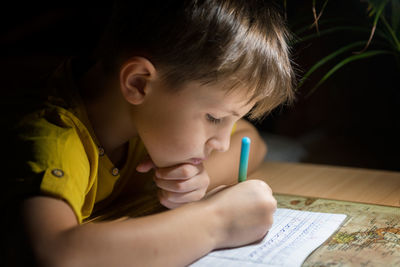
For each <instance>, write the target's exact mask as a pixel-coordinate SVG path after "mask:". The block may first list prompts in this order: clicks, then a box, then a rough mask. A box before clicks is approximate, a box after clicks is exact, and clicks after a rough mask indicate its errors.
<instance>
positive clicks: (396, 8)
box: [391, 0, 400, 36]
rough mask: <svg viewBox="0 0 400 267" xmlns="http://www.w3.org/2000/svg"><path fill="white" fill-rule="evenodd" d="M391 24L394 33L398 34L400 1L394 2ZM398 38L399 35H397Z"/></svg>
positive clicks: (394, 0) (393, 0)
mask: <svg viewBox="0 0 400 267" xmlns="http://www.w3.org/2000/svg"><path fill="white" fill-rule="evenodd" d="M391 2H392V10H391V11H392V14H391V22H392V28H393V31H394V32H395V33H396V34H398V32H397V31H398V30H399V26H400V25H399V24H400V0H392V1H391ZM397 36H398V35H397Z"/></svg>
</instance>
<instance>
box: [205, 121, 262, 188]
mask: <svg viewBox="0 0 400 267" xmlns="http://www.w3.org/2000/svg"><path fill="white" fill-rule="evenodd" d="M244 136H248V137H250V139H251V146H250V155H249V166H248V173H251V172H252V171H254V170H255V169H256V168H257V167H258V165H259V164H260V163H261V162H262V161H263V160H264V158H265V155H266V153H267V145H266V144H265V142H264V140H263V139H262V138H261V136H260V135H259V133H258V131H257V129H256V128H255V127H254V126H253V125H252V124H251V123H249V122H248V121H246V120H244V119H241V120H239V121H238V122H237V123H236V130H235V132H234V133H233V134H232V136H231V142H230V147H229V150H228V151H226V152H218V151H214V152H212V154H211V156H210V157H209V158H208V159H207V160H206V161H205V163H204V165H205V168H206V170H207V172H208V175H209V176H210V185H209V187H208V191H209V190H212V189H213V188H215V187H217V186H219V185H230V184H235V183H237V180H238V172H239V158H240V148H241V140H242V138H243V137H244Z"/></svg>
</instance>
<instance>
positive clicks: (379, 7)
mask: <svg viewBox="0 0 400 267" xmlns="http://www.w3.org/2000/svg"><path fill="white" fill-rule="evenodd" d="M368 2H369V3H370V6H371V7H372V11H371V13H370V14H371V15H372V14H375V17H374V22H373V23H372V29H371V33H370V35H369V38H368V41H367V43H366V44H365V47H364V48H363V49H362V50H361V51H359V52H357V53H359V54H361V53H363V52H364V51H365V50H367V48H368V46H369V44H370V43H371V41H372V38H373V37H374V33H375V30H376V25H377V24H378V20H379V18H380V17H381V14H382V12H383V10H384V9H385V7H386V5H387V3H388V2H389V1H388V0H368Z"/></svg>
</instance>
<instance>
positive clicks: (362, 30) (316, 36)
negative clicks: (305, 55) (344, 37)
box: [292, 26, 387, 44]
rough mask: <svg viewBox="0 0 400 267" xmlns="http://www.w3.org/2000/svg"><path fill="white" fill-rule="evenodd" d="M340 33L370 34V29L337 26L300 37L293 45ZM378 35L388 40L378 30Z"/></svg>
mask: <svg viewBox="0 0 400 267" xmlns="http://www.w3.org/2000/svg"><path fill="white" fill-rule="evenodd" d="M340 31H354V32H365V33H368V32H370V29H368V28H366V27H358V26H337V27H333V28H330V29H326V30H322V31H320V32H319V34H318V33H313V34H309V35H306V36H303V37H298V38H297V41H293V43H292V44H297V43H301V42H305V41H308V40H310V39H313V38H318V37H321V36H324V35H328V34H331V33H335V32H340ZM376 34H377V35H379V36H381V37H382V38H387V37H386V36H385V34H384V33H382V32H381V31H378V30H377V32H376Z"/></svg>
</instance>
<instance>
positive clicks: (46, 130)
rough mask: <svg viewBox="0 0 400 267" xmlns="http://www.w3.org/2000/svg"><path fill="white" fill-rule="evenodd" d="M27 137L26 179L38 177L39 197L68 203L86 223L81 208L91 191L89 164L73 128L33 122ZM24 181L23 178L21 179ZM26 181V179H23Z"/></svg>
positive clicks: (42, 121)
mask: <svg viewBox="0 0 400 267" xmlns="http://www.w3.org/2000/svg"><path fill="white" fill-rule="evenodd" d="M32 126H33V127H32V128H31V129H30V131H29V132H28V134H25V135H23V137H22V140H23V142H24V144H25V146H29V149H26V150H25V151H28V155H25V156H26V157H25V163H24V164H25V166H26V165H27V166H28V168H27V171H26V173H24V174H22V178H23V177H32V176H33V177H39V179H41V181H39V182H37V183H35V184H38V186H39V188H37V189H35V191H36V192H37V193H35V194H39V195H46V196H51V197H55V198H58V199H62V200H64V201H66V202H67V203H68V204H69V205H70V207H71V208H72V210H73V211H74V213H75V215H76V217H77V219H78V221H79V223H81V222H82V220H83V215H82V208H83V206H84V204H85V197H86V195H87V193H88V191H90V188H89V185H90V184H91V183H90V182H89V178H90V164H89V161H88V157H87V154H86V151H85V147H84V145H83V144H82V141H81V140H80V138H79V135H78V134H77V131H76V130H75V129H74V127H71V126H68V125H65V124H63V123H59V124H58V125H56V124H54V123H52V122H49V121H48V120H47V119H45V118H41V119H39V120H37V121H34V122H33V125H32ZM20 178H21V177H20ZM22 180H23V179H22Z"/></svg>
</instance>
